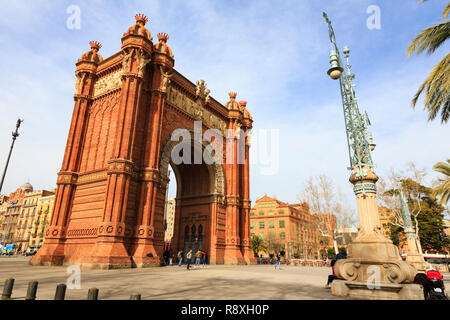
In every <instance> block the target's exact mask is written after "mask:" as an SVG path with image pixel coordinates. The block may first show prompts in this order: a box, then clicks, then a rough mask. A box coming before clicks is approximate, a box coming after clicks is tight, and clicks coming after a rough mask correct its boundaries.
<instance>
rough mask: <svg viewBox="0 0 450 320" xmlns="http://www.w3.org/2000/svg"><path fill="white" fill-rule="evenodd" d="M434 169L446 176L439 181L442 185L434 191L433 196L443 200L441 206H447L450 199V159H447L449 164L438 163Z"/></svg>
mask: <svg viewBox="0 0 450 320" xmlns="http://www.w3.org/2000/svg"><path fill="white" fill-rule="evenodd" d="M433 169H434V170H435V171H437V172H440V173H442V174H443V175H444V176H445V178H444V179H439V181H440V182H441V184H440V185H439V186H437V187H436V188H435V189H434V190H433V196H434V197H436V196H437V197H440V198H441V201H440V204H446V203H447V202H448V201H449V199H450V159H447V163H445V162H438V163H436V164H435V165H434V166H433Z"/></svg>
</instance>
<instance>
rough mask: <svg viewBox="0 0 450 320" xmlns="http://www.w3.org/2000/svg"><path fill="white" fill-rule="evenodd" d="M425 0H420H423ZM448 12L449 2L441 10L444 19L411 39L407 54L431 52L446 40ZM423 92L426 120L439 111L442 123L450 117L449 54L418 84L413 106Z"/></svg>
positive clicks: (448, 36)
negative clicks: (426, 113)
mask: <svg viewBox="0 0 450 320" xmlns="http://www.w3.org/2000/svg"><path fill="white" fill-rule="evenodd" d="M424 1H426V0H421V1H420V2H424ZM449 13H450V2H449V3H448V4H447V5H446V7H445V8H444V11H443V16H444V19H446V20H445V21H443V22H441V23H438V24H435V25H433V26H431V27H429V28H426V29H425V30H422V32H421V33H420V34H419V35H418V36H417V37H416V38H415V39H414V40H412V41H411V43H410V45H409V48H408V50H407V52H406V54H407V56H410V55H411V54H412V53H414V52H415V53H416V55H417V54H420V53H422V52H423V51H425V50H426V51H427V53H428V54H432V53H433V52H434V51H435V50H436V49H437V48H439V47H440V46H441V45H442V44H443V43H444V42H445V41H446V40H448V39H449V38H450V21H448V20H447V17H448V15H449ZM422 93H425V106H424V109H425V110H427V111H428V121H431V120H434V119H435V118H436V116H437V115H438V114H439V113H440V118H441V122H442V123H446V122H448V120H449V118H450V54H447V55H446V56H445V57H444V59H442V60H441V61H440V62H439V63H438V64H437V65H436V66H435V67H434V68H433V70H432V72H431V73H430V75H429V76H428V78H427V79H426V80H425V82H424V83H423V84H422V85H421V86H420V88H419V90H418V91H417V93H416V94H415V95H414V98H413V100H412V107H413V108H415V106H416V104H417V100H418V99H419V97H420V95H421V94H422Z"/></svg>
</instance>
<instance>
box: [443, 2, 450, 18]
mask: <svg viewBox="0 0 450 320" xmlns="http://www.w3.org/2000/svg"><path fill="white" fill-rule="evenodd" d="M449 14H450V1H449V3H447V5H446V6H445V8H444V12H443V13H442V16H443V17H444V19H447V18H448V15H449Z"/></svg>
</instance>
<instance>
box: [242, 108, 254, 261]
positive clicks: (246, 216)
mask: <svg viewBox="0 0 450 320" xmlns="http://www.w3.org/2000/svg"><path fill="white" fill-rule="evenodd" d="M239 104H240V106H241V108H242V110H243V113H244V118H243V126H242V129H243V132H241V134H245V136H243V137H241V138H242V139H244V140H243V142H244V153H245V154H244V156H245V158H244V163H243V164H241V171H240V173H241V177H240V181H241V182H242V190H241V197H242V201H241V203H242V208H241V213H240V221H239V226H240V238H241V252H242V255H243V257H244V260H245V262H246V263H247V264H256V263H257V260H256V259H255V257H254V254H253V251H252V239H251V237H250V209H251V200H250V139H251V136H250V132H249V130H251V129H252V122H253V121H252V120H251V117H250V114H249V113H248V111H247V110H246V109H245V107H246V105H247V102H246V101H240V102H239Z"/></svg>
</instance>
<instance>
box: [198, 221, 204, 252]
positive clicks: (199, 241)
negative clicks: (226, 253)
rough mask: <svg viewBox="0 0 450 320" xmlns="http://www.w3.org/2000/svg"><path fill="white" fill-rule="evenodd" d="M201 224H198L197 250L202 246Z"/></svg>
mask: <svg viewBox="0 0 450 320" xmlns="http://www.w3.org/2000/svg"><path fill="white" fill-rule="evenodd" d="M202 233H203V226H202V225H199V226H198V250H202V248H203V245H202V244H203V241H202V240H203V234H202Z"/></svg>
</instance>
